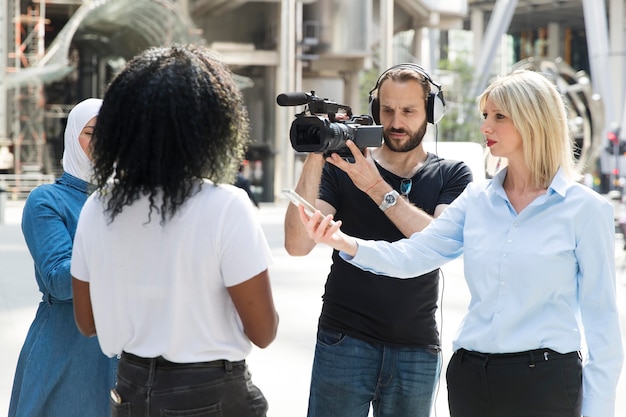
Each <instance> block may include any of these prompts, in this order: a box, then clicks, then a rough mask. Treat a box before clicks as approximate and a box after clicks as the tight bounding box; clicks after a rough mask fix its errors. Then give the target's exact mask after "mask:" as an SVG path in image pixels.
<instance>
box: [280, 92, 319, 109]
mask: <svg viewBox="0 0 626 417" xmlns="http://www.w3.org/2000/svg"><path fill="white" fill-rule="evenodd" d="M311 97H312V96H311V94H309V93H282V94H279V95H278V97H276V103H278V105H279V106H301V105H303V104H307V103H309V102H310V101H311Z"/></svg>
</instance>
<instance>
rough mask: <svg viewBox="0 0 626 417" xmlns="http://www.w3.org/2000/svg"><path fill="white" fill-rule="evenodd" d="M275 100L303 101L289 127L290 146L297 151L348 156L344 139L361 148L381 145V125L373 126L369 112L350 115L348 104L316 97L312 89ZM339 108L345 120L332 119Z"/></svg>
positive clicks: (280, 102) (289, 103) (293, 103)
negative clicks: (300, 109) (301, 109)
mask: <svg viewBox="0 0 626 417" xmlns="http://www.w3.org/2000/svg"><path fill="white" fill-rule="evenodd" d="M276 102H277V103H278V105H280V106H300V105H303V104H306V105H307V107H306V108H305V110H304V111H303V112H302V113H298V114H296V119H295V120H294V121H293V123H292V124H291V129H290V130H289V139H290V141H291V146H292V147H293V149H294V150H296V151H297V152H315V153H323V154H324V155H330V154H331V153H337V154H339V155H340V156H342V157H351V156H352V153H351V152H350V150H349V149H348V148H347V147H346V141H347V140H348V139H349V140H351V141H353V142H354V143H355V145H356V146H358V148H359V149H361V150H363V149H365V148H368V147H378V146H381V145H382V140H383V128H382V126H376V125H375V124H374V120H373V119H372V117H371V116H369V115H361V116H353V115H352V109H351V108H350V107H349V106H346V105H344V104H337V103H335V102H333V101H330V100H328V99H320V98H319V97H317V96H316V95H315V92H314V91H311V93H310V94H309V93H287V94H280V95H279V96H278V97H277V98H276ZM340 110H341V111H342V113H343V114H345V115H346V116H347V117H349V119H348V120H337V119H336V116H337V113H338V112H339V111H340Z"/></svg>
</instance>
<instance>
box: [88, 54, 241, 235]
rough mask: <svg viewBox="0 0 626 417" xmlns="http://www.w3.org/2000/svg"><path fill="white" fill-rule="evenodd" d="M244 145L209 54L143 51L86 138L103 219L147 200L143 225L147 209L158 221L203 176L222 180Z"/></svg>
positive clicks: (233, 90) (237, 106)
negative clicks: (103, 199) (101, 199)
mask: <svg viewBox="0 0 626 417" xmlns="http://www.w3.org/2000/svg"><path fill="white" fill-rule="evenodd" d="M247 143H248V113H247V111H246V107H245V105H244V102H243V98H242V96H241V93H240V91H239V90H238V88H237V86H236V84H235V81H234V78H233V75H232V73H231V71H230V70H229V69H228V68H227V67H226V66H225V65H224V64H223V63H221V62H220V61H219V60H218V59H216V57H215V55H214V54H213V53H212V52H211V51H210V50H209V49H207V48H206V47H203V46H200V45H172V46H169V47H155V48H150V49H148V50H146V51H144V52H143V53H141V54H140V55H138V56H136V57H134V58H133V59H132V60H131V61H129V62H128V64H127V65H126V67H125V68H124V69H123V70H122V71H121V72H120V73H119V74H118V75H117V76H116V77H115V78H114V79H113V81H112V82H111V84H110V85H109V87H108V88H107V91H106V93H105V95H104V99H103V103H102V108H101V109H100V113H99V115H98V121H97V123H96V128H95V131H94V137H93V139H92V141H91V151H92V161H93V165H94V183H95V185H96V186H97V187H98V190H99V193H100V196H101V197H103V196H105V195H106V201H107V205H106V211H105V212H106V213H107V214H108V215H109V220H110V221H111V222H112V221H114V219H115V216H117V215H118V214H119V213H121V212H122V210H123V208H124V206H127V205H130V204H132V203H133V202H134V201H136V200H138V199H139V198H140V197H143V196H148V197H149V200H150V212H149V213H148V221H150V217H151V215H152V211H153V210H154V211H155V212H156V213H159V214H160V216H161V223H165V222H166V221H167V220H168V219H169V218H171V217H172V216H173V215H174V214H175V213H176V212H177V211H178V210H179V209H180V207H181V206H182V205H183V204H184V203H185V201H186V200H187V199H188V198H189V197H191V196H192V195H193V194H194V193H195V192H196V191H197V189H198V184H199V183H200V182H201V181H203V179H209V180H211V181H213V182H214V183H216V184H217V183H220V182H227V181H230V179H232V177H233V174H234V172H235V170H236V167H237V166H238V164H239V162H240V161H241V160H242V158H243V156H244V151H245V148H246V146H247ZM111 179H113V181H111Z"/></svg>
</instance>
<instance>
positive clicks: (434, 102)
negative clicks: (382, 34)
mask: <svg viewBox="0 0 626 417" xmlns="http://www.w3.org/2000/svg"><path fill="white" fill-rule="evenodd" d="M398 69H409V70H412V71H415V72H417V73H418V74H420V75H421V76H422V77H424V78H425V79H426V80H427V81H428V82H429V83H430V84H432V85H433V86H434V87H435V88H436V89H437V91H431V92H430V93H428V100H427V103H426V118H427V120H428V123H432V124H436V123H439V121H440V120H441V118H442V117H443V115H444V113H445V112H446V100H445V99H444V98H443V91H441V84H437V83H436V82H434V81H433V80H432V78H430V75H428V74H427V73H426V70H424V68H422V67H420V66H419V65H417V64H413V63H405V64H398V65H394V66H393V67H391V68H389V69H387V70H386V71H385V72H383V73H382V74H380V77H378V80H377V81H376V85H375V86H374V88H372V89H371V90H370V92H369V112H370V114H371V115H372V118H373V119H374V122H376V124H378V125H379V124H380V102H379V101H378V97H373V96H372V94H373V93H374V91H376V90H378V85H379V84H380V81H381V80H382V79H383V78H385V75H386V74H387V73H388V72H389V71H393V70H398Z"/></svg>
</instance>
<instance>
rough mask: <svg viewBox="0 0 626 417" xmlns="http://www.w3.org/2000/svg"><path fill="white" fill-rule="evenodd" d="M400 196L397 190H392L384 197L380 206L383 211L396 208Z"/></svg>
mask: <svg viewBox="0 0 626 417" xmlns="http://www.w3.org/2000/svg"><path fill="white" fill-rule="evenodd" d="M398 197H400V194H398V192H397V191H396V190H391V191H389V192H388V193H387V194H385V196H384V197H383V202H382V203H380V206H378V208H379V209H381V210H382V211H385V210H387V209H388V208H389V207H391V206H394V205H395V204H396V203H397V202H398Z"/></svg>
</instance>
